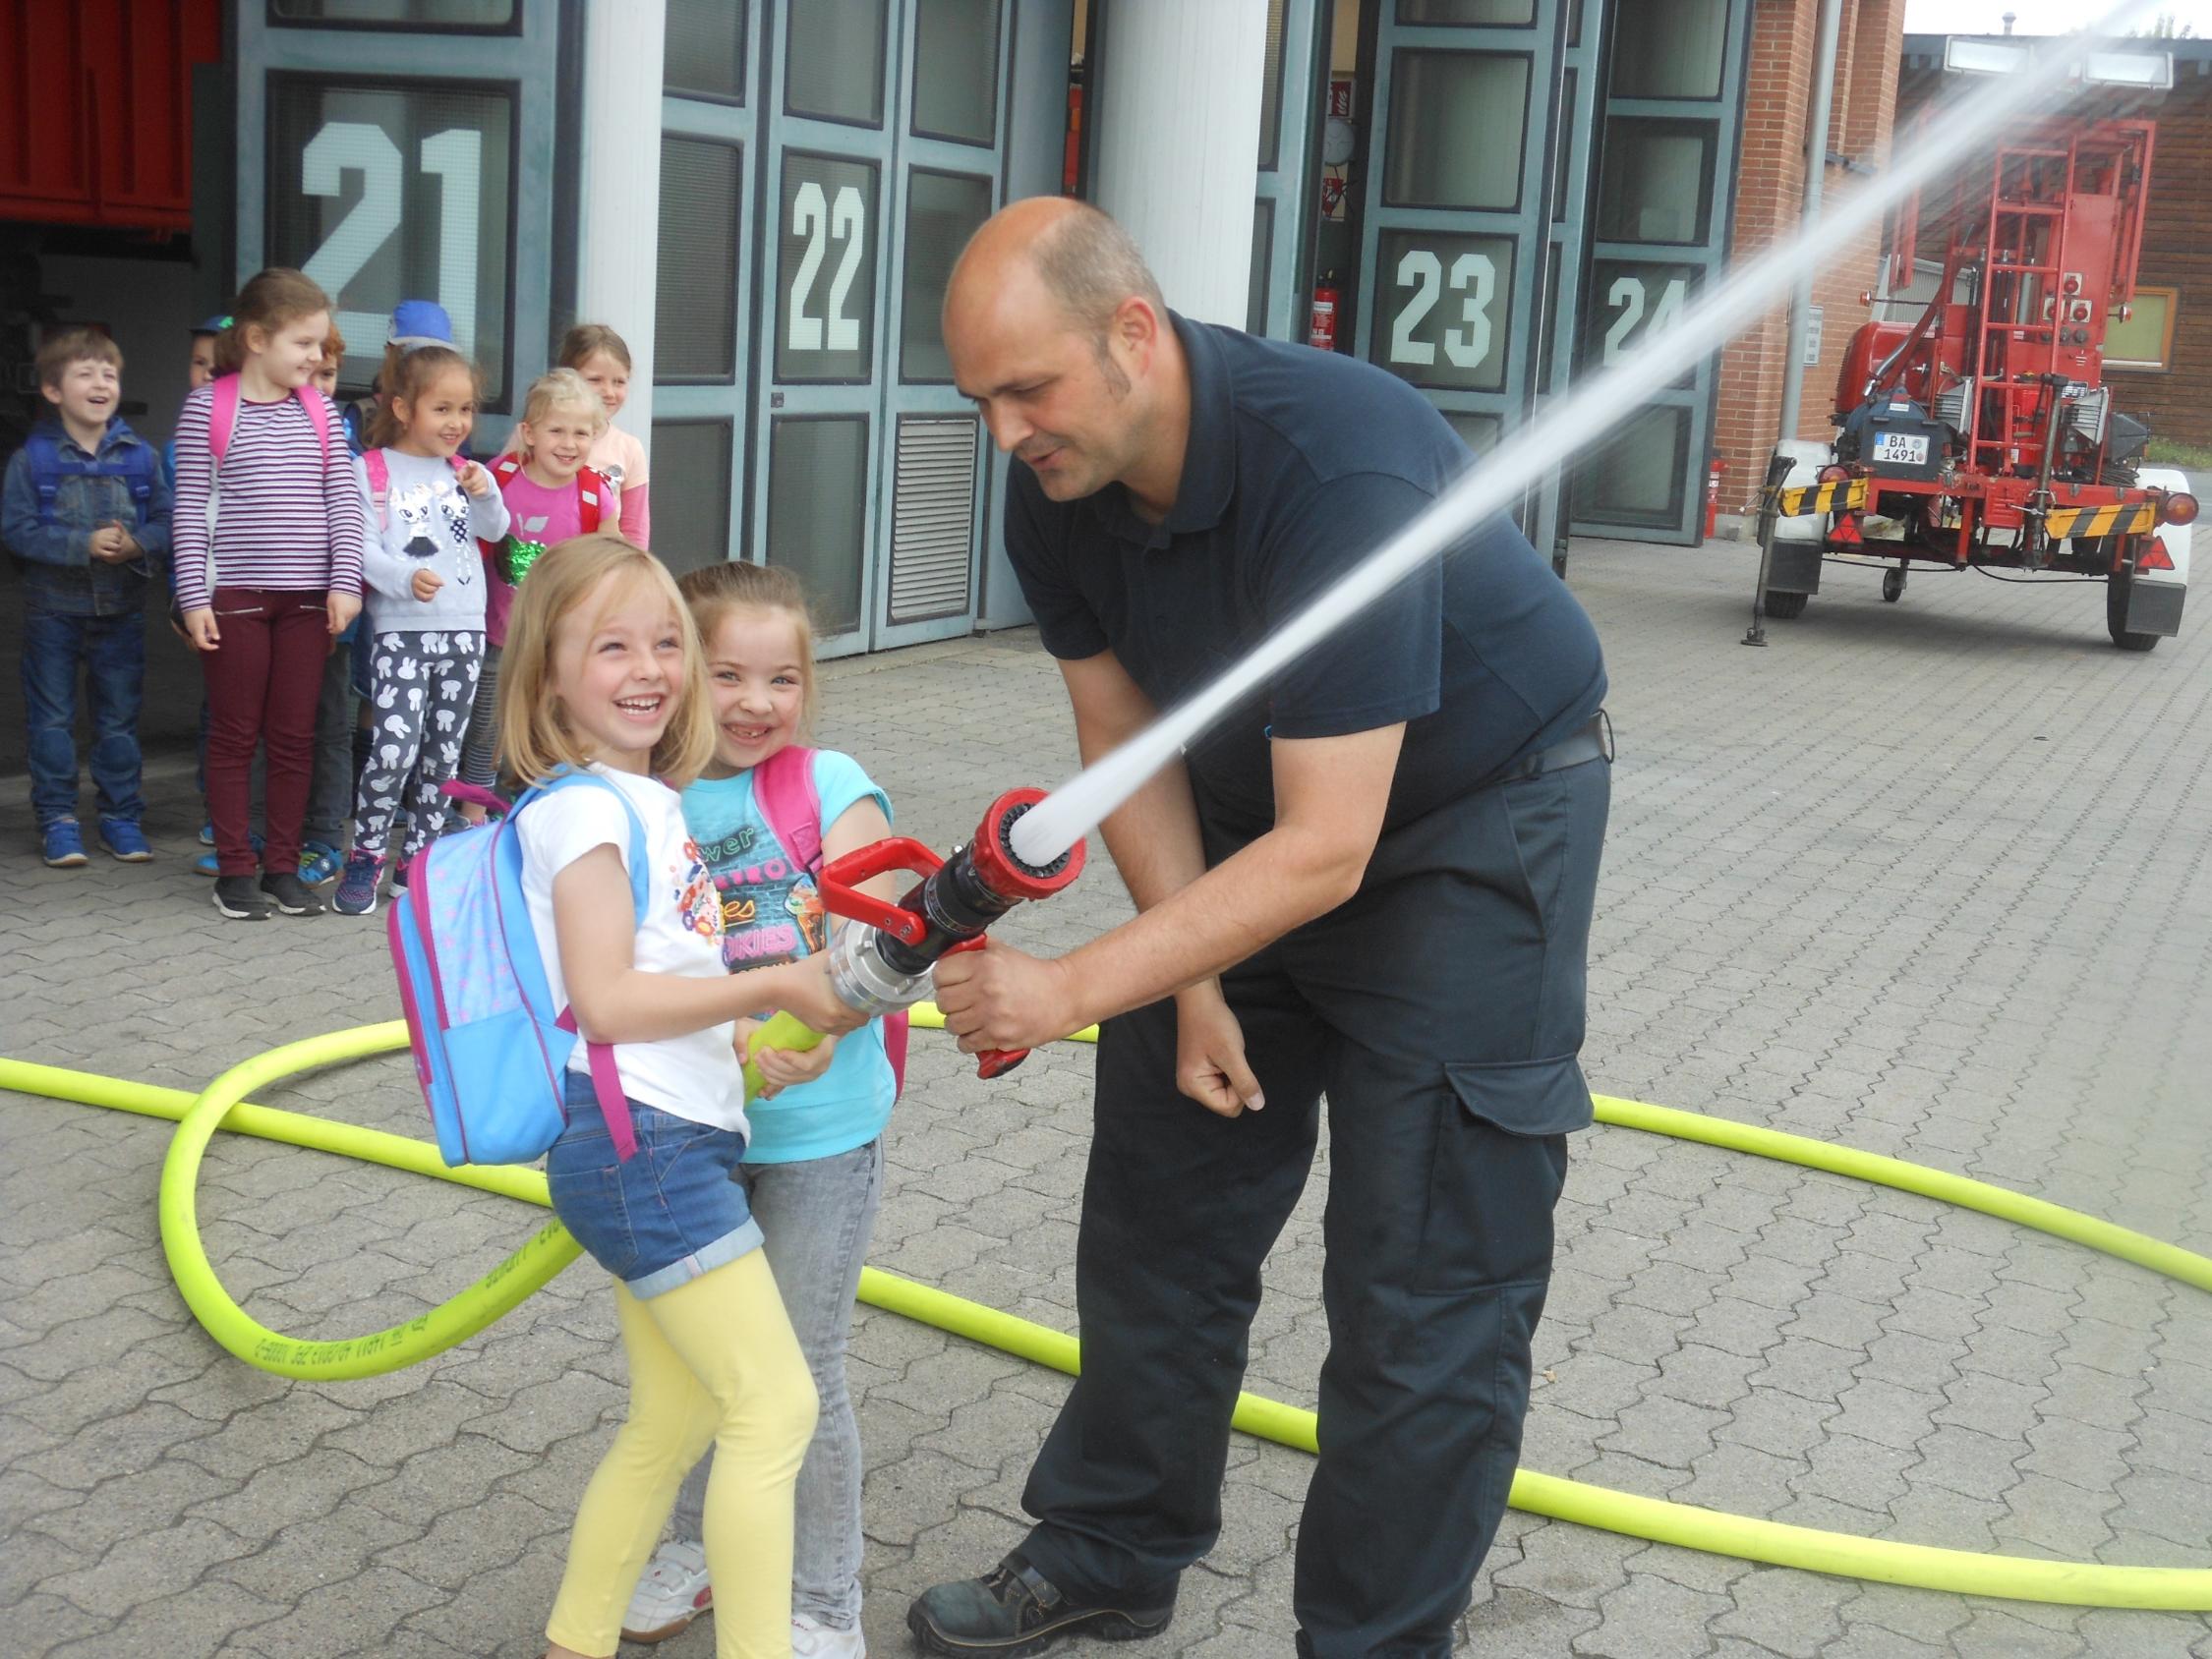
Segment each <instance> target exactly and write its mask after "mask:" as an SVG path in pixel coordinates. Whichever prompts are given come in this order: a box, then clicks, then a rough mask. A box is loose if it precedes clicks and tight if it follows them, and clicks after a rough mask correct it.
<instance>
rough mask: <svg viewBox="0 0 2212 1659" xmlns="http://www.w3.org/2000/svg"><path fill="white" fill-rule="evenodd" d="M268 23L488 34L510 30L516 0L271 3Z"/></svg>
mask: <svg viewBox="0 0 2212 1659" xmlns="http://www.w3.org/2000/svg"><path fill="white" fill-rule="evenodd" d="M268 21H269V22H270V23H273V24H297V25H306V26H311V27H328V26H331V25H336V26H338V27H340V28H343V27H345V26H346V25H348V24H352V25H356V26H361V27H370V28H374V27H376V26H377V25H379V24H389V25H392V26H394V27H397V28H405V29H451V30H453V31H455V32H460V31H463V30H466V31H468V32H470V33H477V32H480V31H481V32H487V33H488V32H491V31H492V30H495V29H512V28H513V27H514V22H515V17H514V0H269V8H268Z"/></svg>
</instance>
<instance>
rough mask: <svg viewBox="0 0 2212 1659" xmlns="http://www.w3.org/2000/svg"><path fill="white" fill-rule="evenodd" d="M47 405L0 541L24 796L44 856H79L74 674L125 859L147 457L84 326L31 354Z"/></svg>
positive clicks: (155, 534)
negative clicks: (13, 606)
mask: <svg viewBox="0 0 2212 1659" xmlns="http://www.w3.org/2000/svg"><path fill="white" fill-rule="evenodd" d="M38 386H39V390H40V391H41V392H42V393H44V395H45V398H46V401H47V402H48V403H49V404H51V405H53V409H52V411H51V413H49V414H48V416H47V417H46V418H45V419H44V420H42V421H40V422H39V424H38V427H37V429H36V430H34V431H33V432H32V433H31V435H30V437H29V440H28V441H27V442H26V443H25V444H24V446H23V448H22V449H20V450H18V451H17V452H16V454H15V456H14V458H13V459H11V460H10V461H9V463H8V475H7V480H6V482H5V484H4V485H0V542H4V543H6V544H7V547H8V550H9V551H10V552H11V553H13V554H14V555H15V560H16V564H17V567H18V568H19V569H21V570H22V572H23V585H24V621H23V691H24V706H25V709H26V712H27V714H28V715H29V725H30V744H29V749H30V805H31V811H32V812H33V813H34V814H35V816H36V817H37V820H38V833H39V836H40V839H41V841H42V842H43V845H44V856H45V860H46V862H47V863H48V864H49V865H52V866H54V867H55V868H56V869H67V868H71V867H74V866H77V865H81V864H83V863H84V862H85V838H84V834H83V831H82V830H81V829H79V828H78V824H77V671H78V665H79V664H80V663H82V664H83V665H84V669H85V690H86V698H87V703H88V704H89V706H90V710H91V715H92V753H91V772H92V783H93V786H94V787H95V788H96V789H97V791H98V797H99V814H100V841H101V844H102V845H104V846H105V847H106V848H107V850H108V851H109V852H110V853H112V854H114V856H115V857H117V858H119V859H121V860H123V861H124V862H125V863H127V864H138V863H143V862H144V861H145V860H146V859H148V858H151V857H152V856H153V849H152V848H151V847H149V846H148V845H147V844H146V835H145V833H144V831H142V830H141V829H140V828H139V820H140V818H141V817H142V816H143V815H144V813H145V811H146V800H145V796H144V795H143V794H142V793H141V791H140V786H139V706H140V703H141V701H142V699H143V698H144V696H145V691H146V617H145V610H146V588H147V586H148V585H149V583H150V582H151V581H152V579H153V577H154V576H155V575H156V574H157V573H158V572H159V571H160V570H161V568H162V566H163V564H164V563H165V562H166V560H167V559H168V556H169V486H168V481H167V479H166V478H165V477H164V476H163V473H162V468H161V457H160V456H159V454H158V453H157V452H156V451H155V450H154V448H153V447H152V445H150V444H148V443H147V442H146V440H145V439H144V438H142V437H140V436H139V435H138V433H136V432H134V431H133V430H131V429H130V428H129V427H127V426H125V425H124V423H123V420H122V417H121V416H119V415H118V414H117V413H116V409H117V407H118V406H119V405H120V404H121V402H122V397H123V354H122V353H121V352H120V351H118V350H117V349H116V346H115V342H114V341H112V340H110V339H108V338H107V337H106V336H105V335H104V334H98V333H95V332H93V331H92V330H91V329H88V328H73V329H70V330H68V331H67V332H65V333H62V334H59V335H57V336H56V337H55V338H53V339H51V340H49V341H47V342H46V344H45V345H43V346H41V347H40V348H39V351H38Z"/></svg>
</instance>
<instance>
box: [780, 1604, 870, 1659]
mask: <svg viewBox="0 0 2212 1659" xmlns="http://www.w3.org/2000/svg"><path fill="white" fill-rule="evenodd" d="M791 1659H868V1643H867V1641H866V1639H865V1638H864V1637H862V1635H861V1634H860V1627H859V1625H858V1624H857V1623H855V1624H854V1625H853V1627H852V1629H851V1630H831V1629H830V1627H829V1626H827V1625H817V1624H816V1623H815V1622H814V1621H813V1620H812V1619H810V1618H808V1617H807V1616H806V1615H805V1614H803V1613H794V1614H792V1615H791Z"/></svg>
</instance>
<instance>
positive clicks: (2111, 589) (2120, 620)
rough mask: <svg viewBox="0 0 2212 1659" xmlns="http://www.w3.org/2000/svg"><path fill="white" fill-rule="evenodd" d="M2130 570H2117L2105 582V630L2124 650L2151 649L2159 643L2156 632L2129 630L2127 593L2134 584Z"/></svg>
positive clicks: (2115, 643) (2114, 642)
mask: <svg viewBox="0 0 2212 1659" xmlns="http://www.w3.org/2000/svg"><path fill="white" fill-rule="evenodd" d="M2134 581H2135V578H2134V575H2133V573H2132V572H2130V571H2118V572H2115V573H2114V574H2113V575H2112V577H2111V578H2109V579H2108V580H2107V581H2106V583H2105V632H2106V633H2108V634H2110V635H2111V636H2112V643H2113V644H2114V645H2116V646H2118V647H2120V649H2121V650H2122V651H2149V650H2150V649H2151V648H2152V647H2153V646H2155V645H2157V644H2158V641H2159V636H2158V635H2156V634H2130V633H2129V632H2128V631H2127V594H2128V590H2129V589H2130V588H2131V587H2133V585H2134Z"/></svg>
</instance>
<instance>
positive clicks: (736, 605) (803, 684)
mask: <svg viewBox="0 0 2212 1659" xmlns="http://www.w3.org/2000/svg"><path fill="white" fill-rule="evenodd" d="M676 588H677V590H678V591H679V592H680V593H681V594H682V595H683V598H684V602H685V603H687V604H688V605H690V606H691V620H692V622H693V623H694V624H696V625H697V627H698V629H699V639H700V642H701V645H702V646H706V645H709V644H711V643H712V641H713V640H714V636H715V630H716V629H717V628H719V627H721V626H722V622H723V618H724V617H726V616H728V614H729V613H730V612H731V611H733V610H781V611H784V612H786V613H787V614H788V615H789V616H790V619H791V631H792V632H793V633H795V634H796V635H797V636H798V656H799V661H798V666H799V689H800V698H799V731H800V733H801V734H802V735H803V734H804V733H805V732H806V730H807V728H808V727H809V726H811V725H812V724H813V723H814V612H813V609H812V607H811V606H809V605H808V603H807V602H806V590H805V589H804V588H803V587H801V586H800V585H799V579H798V578H797V577H796V576H793V575H792V574H791V573H790V572H789V571H788V570H786V569H784V568H783V566H781V565H774V564H729V563H723V564H709V565H702V566H700V567H699V568H698V569H697V570H687V571H685V572H684V575H683V580H682V581H680V582H678V583H677V584H676Z"/></svg>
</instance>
